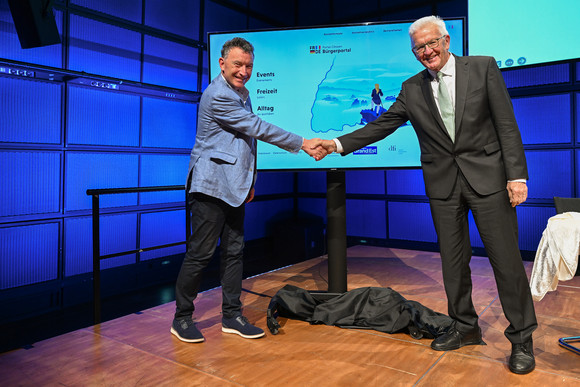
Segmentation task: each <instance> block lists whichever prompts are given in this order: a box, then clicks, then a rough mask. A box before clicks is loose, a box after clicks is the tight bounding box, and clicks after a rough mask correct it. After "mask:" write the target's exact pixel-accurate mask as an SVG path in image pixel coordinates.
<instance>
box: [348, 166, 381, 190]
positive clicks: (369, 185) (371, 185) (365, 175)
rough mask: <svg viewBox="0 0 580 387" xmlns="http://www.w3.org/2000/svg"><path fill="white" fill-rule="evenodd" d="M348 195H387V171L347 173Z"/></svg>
mask: <svg viewBox="0 0 580 387" xmlns="http://www.w3.org/2000/svg"><path fill="white" fill-rule="evenodd" d="M345 180H346V181H345V182H346V193H347V194H379V195H382V194H384V193H385V171H383V170H380V171H379V170H377V171H346V173H345Z"/></svg>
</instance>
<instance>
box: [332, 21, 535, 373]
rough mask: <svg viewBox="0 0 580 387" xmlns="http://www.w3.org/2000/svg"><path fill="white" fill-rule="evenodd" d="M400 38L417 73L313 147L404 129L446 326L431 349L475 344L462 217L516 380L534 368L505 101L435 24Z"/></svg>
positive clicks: (485, 65)
mask: <svg viewBox="0 0 580 387" xmlns="http://www.w3.org/2000/svg"><path fill="white" fill-rule="evenodd" d="M409 36H410V38H411V44H412V51H413V53H414V55H415V57H416V58H417V60H418V61H419V62H421V64H422V65H423V66H424V67H425V68H426V69H425V70H423V71H421V72H420V73H418V74H417V75H415V76H413V77H411V78H409V79H407V80H406V81H405V82H403V85H402V88H401V91H400V93H399V95H398V97H397V99H396V101H395V102H394V103H393V105H392V106H390V108H389V109H388V110H387V111H386V112H384V113H383V114H382V115H381V116H379V117H378V118H377V119H376V120H375V121H373V122H370V123H368V124H367V125H366V126H364V127H363V128H361V129H359V130H356V131H354V132H352V133H349V134H346V135H344V136H341V137H338V138H336V139H334V140H325V141H323V144H322V145H323V146H324V147H325V148H326V150H327V152H329V153H330V152H338V153H341V154H342V155H346V154H349V153H351V152H353V151H354V150H356V149H359V148H362V147H364V146H367V145H369V144H371V143H373V142H376V141H379V140H381V139H383V138H385V137H387V136H388V135H390V134H391V133H393V132H394V131H395V130H397V128H399V127H400V126H401V125H403V124H404V123H406V122H407V121H408V120H409V121H410V122H411V124H412V125H413V128H414V130H415V132H416V134H417V138H418V140H419V146H420V149H421V167H422V169H423V178H424V181H425V190H426V193H427V196H428V197H429V204H430V207H431V214H432V217H433V222H434V225H435V231H436V232H437V237H438V240H439V247H440V251H441V263H442V273H443V282H444V287H445V292H446V294H447V300H448V313H449V316H450V317H452V318H453V319H454V324H453V326H452V328H451V329H450V330H449V331H448V332H447V333H445V334H444V335H441V336H439V337H437V338H435V340H433V342H432V343H431V347H432V348H433V349H434V350H438V351H448V350H454V349H457V348H460V347H462V346H465V345H478V344H480V345H482V344H485V343H484V342H483V340H482V333H481V329H480V327H479V324H478V315H477V312H476V310H475V307H474V305H473V301H472V299H471V289H472V281H471V271H470V268H469V262H470V260H471V244H470V234H469V220H468V211H469V210H471V212H472V214H473V218H474V219H475V223H476V224H477V228H478V230H479V235H480V237H481V240H482V241H483V244H484V247H485V249H486V251H487V254H488V256H489V260H490V263H491V266H492V268H493V272H494V276H495V281H496V284H497V289H498V293H499V298H500V301H501V305H502V308H503V311H504V314H505V316H506V318H507V320H508V321H509V326H508V327H507V328H506V329H505V332H504V333H505V336H506V337H507V338H508V340H509V341H510V342H511V344H512V352H511V356H510V358H509V362H508V366H509V369H510V370H511V371H512V372H514V373H517V374H526V373H528V372H531V371H532V370H533V369H534V368H535V359H534V353H533V341H532V332H533V331H534V330H535V329H536V328H537V321H536V315H535V311H534V304H533V301H532V296H531V292H530V287H529V283H528V278H527V275H526V272H525V270H524V266H523V263H522V258H521V255H520V250H519V247H518V222H517V218H516V209H515V207H516V206H517V205H519V204H521V203H523V202H524V201H525V200H526V198H527V194H528V189H527V185H526V180H527V178H528V171H527V164H526V157H525V154H524V148H523V145H522V139H521V135H520V131H519V129H518V125H517V123H516V119H515V115H514V112H513V108H512V103H511V100H510V96H509V94H508V91H507V88H506V86H505V83H504V80H503V77H502V74H501V72H500V71H499V68H498V66H497V62H496V61H495V59H494V58H492V57H485V56H474V57H459V56H455V55H453V54H451V53H450V52H449V46H450V40H451V38H450V37H449V33H448V32H447V29H446V27H445V23H444V21H443V20H442V19H440V18H439V17H436V16H428V17H424V18H421V19H419V20H417V21H415V22H414V23H413V24H412V25H411V26H410V28H409Z"/></svg>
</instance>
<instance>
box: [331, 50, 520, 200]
mask: <svg viewBox="0 0 580 387" xmlns="http://www.w3.org/2000/svg"><path fill="white" fill-rule="evenodd" d="M455 60H456V64H455V65H456V82H455V84H456V94H455V128H456V132H455V133H456V134H455V143H453V142H452V141H451V138H450V137H449V134H448V133H447V131H446V129H445V126H444V124H443V121H442V120H441V116H440V114H439V112H438V110H437V106H436V105H435V99H434V98H433V92H432V89H431V85H430V82H431V76H430V75H429V72H428V71H427V70H424V71H422V72H420V73H419V74H417V75H415V76H413V77H411V78H409V79H408V80H406V81H405V82H404V83H403V85H402V89H401V92H400V93H399V96H398V97H397V100H396V101H395V102H394V103H393V105H392V106H391V107H390V108H389V110H388V111H387V112H385V113H383V114H382V115H381V116H380V117H379V118H377V119H376V120H375V121H373V122H371V123H369V124H367V125H366V126H365V127H363V128H361V129H359V130H356V131H354V132H352V133H350V134H347V135H344V136H341V137H339V138H338V139H339V141H340V143H341V144H342V146H343V149H344V153H343V155H345V154H348V153H350V152H352V151H355V150H357V149H359V148H362V147H364V146H366V145H368V144H371V143H373V142H376V141H378V140H381V139H383V138H385V137H386V136H388V135H390V134H391V133H393V132H394V131H395V130H396V129H397V128H398V127H399V126H401V125H402V124H404V123H405V122H407V121H410V122H411V124H412V125H413V128H414V129H415V132H416V133H417V137H418V139H419V145H420V148H421V167H422V169H423V177H424V180H425V188H426V193H427V196H429V197H430V198H434V199H445V198H447V197H448V196H449V194H450V193H451V189H452V188H453V185H454V182H455V178H456V177H457V172H458V169H459V170H461V172H462V173H463V175H464V176H465V178H466V179H467V181H468V182H469V184H470V185H471V187H472V188H473V189H474V190H475V191H476V192H477V193H479V194H481V195H490V194H492V193H495V192H499V191H500V190H503V189H505V188H506V184H507V180H513V179H527V178H528V172H527V165H526V158H525V155H524V148H523V145H522V140H521V135H520V131H519V129H518V125H517V123H516V119H515V116H514V113H513V108H512V104H511V99H510V96H509V94H508V91H507V88H506V86H505V83H504V80H503V77H502V74H501V72H500V71H499V68H498V67H497V64H496V62H495V59H494V58H492V57H483V56H472V57H455Z"/></svg>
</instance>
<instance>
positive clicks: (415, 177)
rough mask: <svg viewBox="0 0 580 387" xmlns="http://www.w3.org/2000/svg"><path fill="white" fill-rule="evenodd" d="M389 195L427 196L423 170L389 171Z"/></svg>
mask: <svg viewBox="0 0 580 387" xmlns="http://www.w3.org/2000/svg"><path fill="white" fill-rule="evenodd" d="M387 194H389V195H425V183H424V182H423V170H421V169H391V170H387Z"/></svg>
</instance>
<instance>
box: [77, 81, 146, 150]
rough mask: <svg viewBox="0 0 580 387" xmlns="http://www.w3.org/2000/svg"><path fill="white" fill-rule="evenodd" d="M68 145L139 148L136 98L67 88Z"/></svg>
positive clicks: (137, 98) (137, 104) (137, 103)
mask: <svg viewBox="0 0 580 387" xmlns="http://www.w3.org/2000/svg"><path fill="white" fill-rule="evenodd" d="M68 93H69V95H68V103H69V109H68V112H69V114H68V121H67V124H68V138H67V143H68V144H86V145H119V146H139V111H140V110H139V109H140V106H139V105H140V104H139V97H138V96H134V95H128V94H122V93H114V92H109V91H103V90H99V89H88V88H85V87H74V86H70V87H69V88H68Z"/></svg>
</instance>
